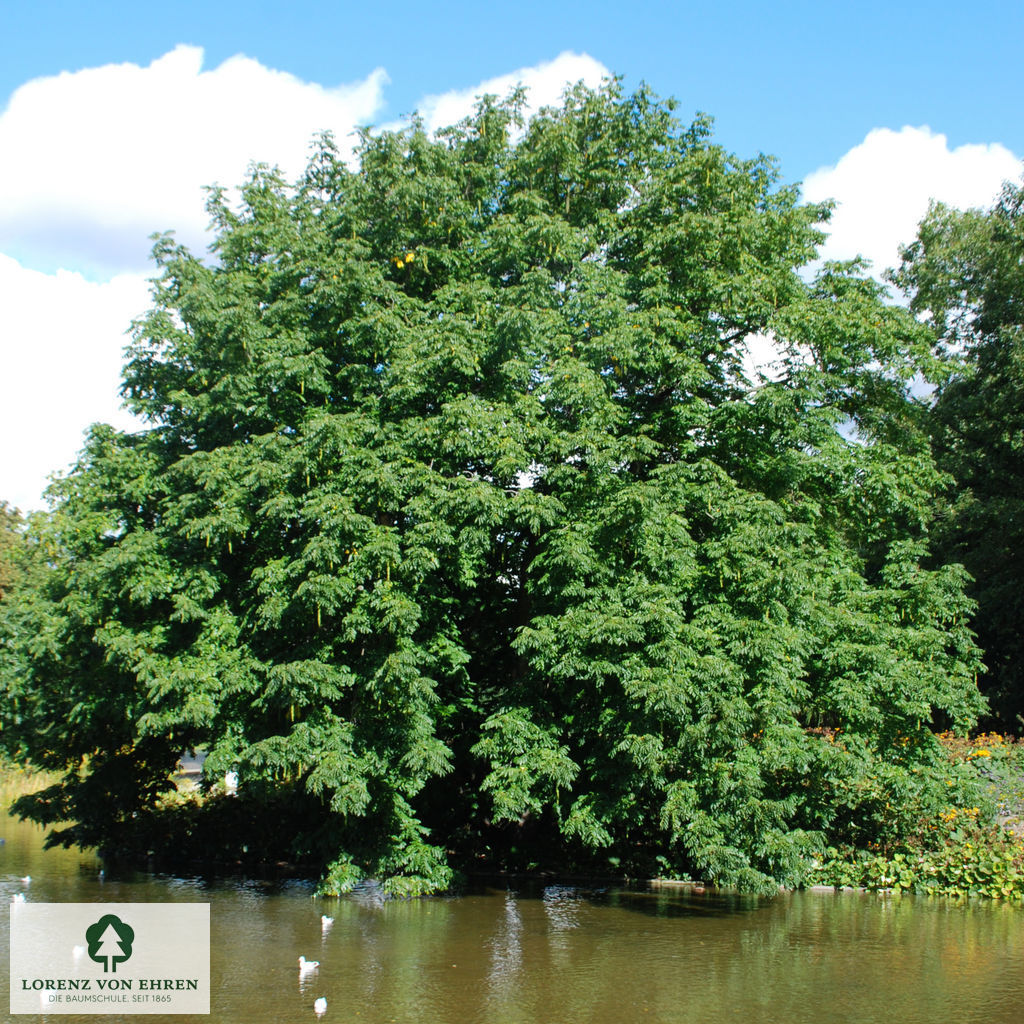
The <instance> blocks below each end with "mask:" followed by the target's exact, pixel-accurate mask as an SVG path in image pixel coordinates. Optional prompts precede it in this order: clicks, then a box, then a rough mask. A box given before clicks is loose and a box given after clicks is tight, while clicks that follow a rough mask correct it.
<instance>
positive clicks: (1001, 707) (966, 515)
mask: <svg viewBox="0 0 1024 1024" xmlns="http://www.w3.org/2000/svg"><path fill="white" fill-rule="evenodd" d="M903 257H904V258H903V264H902V266H901V268H900V270H899V271H898V272H897V273H896V274H895V275H894V278H893V279H894V281H895V282H896V283H897V284H898V285H899V286H900V287H902V288H903V289H904V291H905V292H906V293H907V294H908V295H909V296H910V299H911V308H912V309H913V310H914V311H915V312H916V313H918V314H919V315H921V316H922V318H923V319H925V321H926V322H928V323H929V324H930V325H931V326H932V327H933V329H934V330H935V332H936V334H937V335H938V336H939V338H940V339H941V340H942V342H943V344H944V346H945V352H946V361H947V364H948V368H947V372H946V374H945V376H944V379H943V381H942V384H941V386H940V388H939V390H938V394H937V398H936V402H935V409H934V415H933V417H932V425H931V432H932V435H933V439H934V444H935V451H936V458H937V461H938V464H939V465H940V466H941V468H942V469H943V470H945V471H946V472H947V474H948V475H949V479H950V486H949V488H947V490H946V491H945V493H944V494H943V499H942V502H941V506H940V516H939V521H938V524H937V525H938V531H937V533H938V536H937V544H936V549H937V553H938V554H939V556H940V557H942V558H946V559H949V560H951V561H957V562H962V563H963V564H964V565H965V566H966V567H967V569H968V570H969V572H970V573H971V576H972V578H973V583H972V586H971V594H972V596H973V597H974V598H975V599H976V600H977V603H978V607H977V612H976V614H975V617H974V619H973V623H972V624H973V626H974V629H975V631H976V632H977V635H978V639H979V643H980V645H981V647H982V648H983V650H984V652H985V654H984V657H985V664H986V667H987V669H988V671H987V674H986V676H985V677H984V688H985V689H986V690H987V691H988V693H989V694H990V697H991V700H992V704H993V710H994V712H995V713H996V714H997V715H998V716H999V717H1000V718H1001V719H1002V721H1003V722H1004V723H1005V724H1007V725H1009V726H1010V727H1014V728H1019V725H1020V723H1019V721H1018V720H1017V719H1018V716H1019V715H1020V714H1021V713H1022V712H1024V640H1022V638H1024V192H1022V189H1021V187H1020V186H1018V185H1013V184H1007V185H1006V186H1005V187H1004V189H1003V191H1002V194H1001V196H1000V197H999V200H998V201H997V202H996V204H995V205H994V206H993V208H992V209H991V210H989V211H984V212H983V211H980V210H967V211H961V210H954V209H950V208H949V207H946V206H943V205H942V204H934V205H933V206H932V208H931V209H930V211H929V213H928V216H927V217H926V218H925V220H924V221H923V222H922V223H921V226H920V229H919V231H918V237H917V240H916V241H915V242H914V243H913V244H912V245H911V246H909V247H907V249H905V250H904V252H903Z"/></svg>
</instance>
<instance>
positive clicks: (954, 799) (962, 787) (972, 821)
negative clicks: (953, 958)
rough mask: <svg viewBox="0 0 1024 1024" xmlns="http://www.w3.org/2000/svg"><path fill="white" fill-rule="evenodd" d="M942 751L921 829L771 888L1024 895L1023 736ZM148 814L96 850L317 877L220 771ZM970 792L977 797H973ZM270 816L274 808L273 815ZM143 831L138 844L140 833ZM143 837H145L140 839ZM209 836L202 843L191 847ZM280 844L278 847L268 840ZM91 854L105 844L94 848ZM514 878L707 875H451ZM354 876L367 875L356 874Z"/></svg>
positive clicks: (6, 797)
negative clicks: (933, 808)
mask: <svg viewBox="0 0 1024 1024" xmlns="http://www.w3.org/2000/svg"><path fill="white" fill-rule="evenodd" d="M939 739H940V741H941V743H942V746H943V748H944V750H945V751H946V754H947V756H948V758H949V769H950V779H949V781H950V784H951V785H950V787H949V797H950V800H949V803H948V805H947V806H946V807H945V809H944V810H942V811H940V812H939V813H938V815H937V816H935V817H934V818H933V819H932V820H929V821H922V822H921V823H920V825H921V827H920V830H919V831H918V832H917V833H916V834H914V835H913V836H909V837H907V838H905V839H903V840H902V841H897V842H893V843H891V844H889V845H886V846H883V845H882V844H879V843H873V842H872V843H868V844H867V845H866V846H865V847H862V848H857V847H853V846H846V847H843V848H834V847H833V848H829V849H827V850H824V851H822V852H821V854H820V855H819V856H816V857H813V858H812V859H811V860H810V862H809V863H808V865H807V871H806V874H805V877H804V880H803V881H802V883H801V884H800V885H798V886H794V887H784V886H783V887H780V891H783V892H785V891H793V890H794V889H797V890H800V889H806V890H808V891H813V892H864V893H869V892H874V893H879V894H889V895H900V894H905V893H912V894H916V895H926V896H942V897H981V898H987V899H993V900H1004V901H1008V902H1022V901H1024V740H1017V739H1016V738H1014V737H1012V736H1005V735H1002V734H999V733H982V734H979V735H976V736H974V737H972V738H965V737H957V736H954V735H952V734H951V733H943V734H941V735H940V736H939ZM56 780H57V777H56V776H55V775H54V774H53V773H50V772H46V771H39V770H35V769H32V768H29V767H25V766H22V765H18V764H15V763H13V762H11V761H9V760H6V759H4V760H3V761H0V801H2V802H3V805H4V807H5V809H10V804H11V802H12V801H15V802H16V801H17V798H19V797H22V796H26V795H31V794H32V793H35V792H38V791H39V790H40V789H42V788H44V787H45V786H47V785H52V784H53V783H54V782H55V781H56ZM173 781H174V788H173V789H171V790H169V791H168V792H167V793H166V794H165V795H164V797H163V798H162V799H161V801H160V803H159V804H158V805H157V807H156V808H155V809H154V813H153V816H152V818H151V819H150V820H149V821H148V822H146V823H144V824H143V825H142V826H141V828H140V830H139V832H138V835H137V844H136V846H135V848H134V849H127V848H126V849H122V850H120V851H106V854H105V855H106V856H107V857H109V858H111V859H112V860H113V861H114V862H115V863H119V864H121V865H122V866H123V867H126V868H129V869H137V870H149V871H152V870H160V871H170V872H172V873H173V871H174V870H176V869H177V870H182V869H184V870H185V871H187V873H189V874H195V875H204V874H213V875H228V876H237V875H246V874H255V875H257V876H258V877H304V878H309V879H311V880H312V879H315V878H316V877H317V876H318V875H319V874H320V872H321V870H322V865H317V864H315V863H313V862H310V863H306V864H302V863H297V862H294V861H291V860H288V859H287V858H286V857H283V856H280V857H278V856H269V857H268V856H267V854H268V852H272V851H269V850H268V847H267V846H266V837H264V838H263V840H262V841H263V843H264V845H263V846H262V847H261V846H253V848H252V850H251V851H250V846H249V843H250V842H254V843H259V842H260V841H261V840H260V838H259V837H258V836H255V835H249V834H248V832H247V823H248V824H251V822H252V820H253V819H252V818H251V816H250V815H249V813H248V811H247V809H246V801H245V799H244V796H243V798H242V799H241V800H240V799H239V795H238V794H237V793H236V792H234V791H233V789H231V788H230V787H226V786H225V783H224V782H223V781H220V782H217V783H214V784H213V785H209V786H206V787H205V788H204V785H203V783H202V780H201V777H199V775H198V773H196V772H195V771H194V770H193V771H189V772H182V771H178V772H176V773H175V775H174V777H173ZM972 800H975V801H977V802H976V803H973V804H972V803H971V801H972ZM278 821H279V822H280V819H278ZM140 843H141V845H139V844H140ZM142 845H146V849H145V850H144V851H143V849H142V848H141V847H142ZM203 846H207V849H206V852H205V854H204V853H203V851H202V849H201V847H203ZM276 852H277V853H278V854H283V853H284V851H283V850H278V851H276ZM101 855H103V854H102V853H101ZM460 878H462V880H463V883H464V882H465V881H466V880H470V881H472V880H479V879H480V878H500V879H505V880H507V879H511V878H514V879H521V880H523V881H525V882H527V883H531V882H537V881H540V880H545V879H550V878H555V879H558V880H559V881H565V880H566V879H573V880H576V881H579V882H580V883H582V884H594V883H595V882H596V881H602V882H606V881H615V882H621V883H624V884H630V883H632V884H636V883H642V884H646V885H650V886H652V887H655V888H657V887H665V888H686V889H692V890H696V891H697V892H704V891H711V890H713V889H716V888H717V887H716V886H715V885H714V883H713V882H710V881H708V880H703V879H695V878H685V877H684V878H673V877H651V878H636V877H629V876H626V875H619V874H616V873H614V872H611V873H608V872H605V873H601V874H594V873H586V872H579V871H578V870H574V869H573V868H572V867H571V866H564V865H563V866H561V867H555V866H551V867H550V868H545V867H544V866H537V867H535V868H534V869H533V870H527V871H521V870H520V871H514V870H513V871H502V870H496V869H495V867H494V866H493V865H491V866H490V867H488V866H483V865H478V866H477V869H476V870H474V871H472V872H470V871H467V872H465V874H462V873H458V872H457V874H456V882H455V884H454V885H453V889H455V890H456V891H457V890H458V888H459V887H460V882H459V879H460ZM361 881H364V882H365V881H368V880H366V879H363V880H361Z"/></svg>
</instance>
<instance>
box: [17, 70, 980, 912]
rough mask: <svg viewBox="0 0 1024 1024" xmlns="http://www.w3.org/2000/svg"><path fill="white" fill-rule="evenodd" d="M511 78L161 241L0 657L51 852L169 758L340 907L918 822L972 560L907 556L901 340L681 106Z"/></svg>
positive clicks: (631, 868)
mask: <svg viewBox="0 0 1024 1024" xmlns="http://www.w3.org/2000/svg"><path fill="white" fill-rule="evenodd" d="M521 99H522V98H521V96H518V95H513V96H512V97H511V98H510V99H509V100H508V101H506V102H504V103H499V102H497V101H495V100H493V99H484V100H482V101H481V102H480V104H479V105H478V108H477V110H476V112H475V114H474V115H473V116H472V117H471V118H469V119H467V120H466V121H464V122H462V123H460V124H459V125H456V126H454V127H452V128H449V129H447V130H445V131H443V132H440V133H439V134H438V135H437V136H436V137H430V136H429V135H428V134H427V133H426V132H425V131H424V129H423V127H422V126H421V125H420V124H418V123H417V122H413V123H412V124H410V126H409V127H408V128H407V129H405V130H403V131H400V132H383V133H379V134H371V133H366V134H365V135H364V136H363V138H362V143H361V146H360V151H359V164H358V168H357V169H349V168H347V167H346V166H345V165H344V164H342V163H341V162H340V161H339V160H338V158H337V155H336V153H335V152H334V149H333V146H332V145H331V142H330V140H329V139H326V138H325V139H322V140H320V142H319V143H318V145H317V146H316V148H315V150H314V153H313V157H312V159H311V161H310V164H309V167H308V169H307V171H306V173H305V174H304V176H303V177H302V178H301V180H300V181H299V182H298V183H297V184H296V185H295V186H294V187H289V186H287V185H286V184H285V183H284V182H283V181H282V180H281V178H280V177H279V175H278V174H277V173H276V172H274V171H272V170H270V169H268V168H265V167H257V168H255V169H254V170H253V172H252V174H251V176H250V178H249V180H248V181H247V182H246V184H245V185H244V186H243V187H242V189H241V190H240V202H238V203H237V204H236V203H235V202H234V201H233V199H232V198H231V197H229V196H228V194H227V193H225V192H223V191H221V190H213V191H212V192H211V194H210V204H209V209H210V213H211V216H212V218H213V222H214V226H215V229H216V232H217V239H216V242H215V244H214V246H213V250H212V254H211V255H212V258H211V259H210V260H208V261H205V262H204V261H203V260H201V259H199V258H197V257H195V256H193V255H192V254H190V253H189V252H188V251H186V250H185V249H183V248H181V247H179V246H177V245H175V244H174V242H173V240H172V239H171V238H170V237H163V238H161V239H159V240H158V242H157V245H156V248H155V257H156V261H157V265H158V269H159V277H158V278H157V280H156V283H155V287H154V302H155V304H154V308H153V310H152V311H151V312H150V313H149V314H148V315H147V316H146V317H145V318H143V320H142V321H140V322H139V324H138V325H137V327H136V333H135V342H134V346H133V349H132V352H131V358H130V360H129V362H128V365H127V367H126V371H125V378H124V393H125V396H126V398H127V400H128V402H129V405H130V406H131V408H132V409H133V410H134V411H135V412H136V413H137V414H139V415H141V416H143V417H145V418H147V419H148V421H149V422H150V424H151V426H150V428H149V429H147V430H145V431H142V432H140V433H138V434H133V435H127V434H123V433H119V432H116V431H113V430H111V429H110V428H105V427H104V428H97V429H95V430H94V431H93V433H92V436H91V438H90V440H89V443H88V445H87V447H86V450H85V451H84V452H83V455H82V457H81V460H80V462H79V464H78V466H77V468H76V469H75V470H74V471H73V472H72V473H71V474H70V475H69V476H68V477H66V478H65V479H64V480H63V481H62V482H61V483H60V484H59V485H58V486H57V487H56V488H55V490H54V492H53V497H54V499H55V501H56V506H55V511H54V514H53V516H52V517H51V518H50V520H49V522H48V523H47V524H45V526H44V527H43V533H42V535H41V536H40V540H39V543H40V545H41V546H42V547H43V548H44V549H45V550H46V551H48V552H50V554H49V555H48V558H49V559H50V564H51V565H52V571H51V572H50V573H49V574H48V575H47V577H46V579H45V580H44V581H43V582H42V584H41V585H40V586H39V587H38V588H36V589H35V591H34V592H33V594H32V597H31V602H29V603H28V604H27V605H26V607H30V609H31V611H30V613H29V614H28V618H29V619H30V620H31V625H30V626H26V627H25V628H24V629H23V630H22V632H21V633H20V634H19V636H18V637H15V638H14V641H13V642H14V645H15V646H18V645H20V646H21V648H22V649H28V648H30V649H31V653H32V658H31V672H30V676H29V677H28V679H27V680H25V681H23V682H18V683H17V684H16V685H15V684H13V683H8V688H9V694H10V699H9V706H10V707H11V708H12V709H13V711H12V713H16V714H18V715H20V719H19V720H20V721H22V722H23V723H25V724H24V725H23V727H22V729H21V735H22V737H23V738H24V743H25V745H26V747H27V748H28V749H29V750H30V752H31V754H32V756H33V757H34V758H35V759H36V760H38V761H40V762H42V763H45V764H47V765H48V766H50V767H54V768H61V769H62V770H64V771H65V773H66V774H65V777H64V781H63V782H62V783H61V784H60V785H58V786H55V787H53V788H52V789H51V790H50V791H48V792H44V793H43V794H41V795H40V796H39V797H38V798H37V799H35V800H34V801H24V802H23V803H22V805H21V807H22V809H23V810H24V811H26V812H27V813H30V814H31V815H32V816H33V817H35V818H36V819H37V820H42V821H46V822H49V823H56V822H59V821H65V820H70V821H72V822H73V824H72V825H70V826H69V827H66V828H65V829H64V830H62V831H58V832H55V833H54V837H55V839H57V840H59V841H65V842H74V841H80V842H93V843H97V842H99V843H103V844H105V845H106V846H107V847H108V848H109V847H116V846H117V845H118V844H122V845H126V844H127V845H130V844H131V843H132V842H137V840H136V839H135V838H133V837H136V836H137V835H138V832H139V829H140V828H143V827H145V823H146V822H147V821H148V820H150V817H151V816H150V815H148V814H147V809H148V808H151V807H153V806H154V805H155V803H156V802H157V800H158V798H159V794H160V793H161V791H162V790H163V789H165V788H166V787H167V785H168V782H167V777H168V773H169V771H170V769H171V767H172V765H173V763H174V759H175V758H176V756H177V754H178V753H179V752H180V751H181V750H182V749H184V748H186V747H191V746H195V745H199V744H201V745H204V746H206V747H207V748H208V749H209V757H208V760H207V765H208V767H209V770H210V774H211V775H216V774H219V773H221V772H223V771H225V770H228V769H231V770H237V772H238V773H239V776H240V780H241V781H240V787H239V798H238V800H239V801H246V802H247V804H246V806H247V807H249V808H251V811H250V812H249V813H250V814H251V815H255V816H260V815H262V817H263V819H264V820H272V821H276V820H279V819H278V816H282V815H287V820H288V823H289V828H288V833H289V835H288V838H289V840H290V844H291V849H290V851H289V853H290V854H291V855H292V856H298V857H302V858H306V859H314V860H316V861H317V862H318V863H320V864H321V865H323V867H324V871H325V878H324V882H323V885H324V888H325V889H327V890H328V891H337V890H340V889H344V888H345V887H347V886H349V885H350V884H352V882H353V881H354V880H355V879H356V878H358V877H360V876H362V875H365V874H373V875H377V876H378V877H382V878H384V879H386V885H387V886H388V887H389V888H390V889H391V890H392V891H397V892H415V891H422V890H423V889H429V888H436V887H440V886H443V885H445V884H447V883H448V881H449V879H450V877H451V865H452V864H453V863H454V864H463V865H466V866H471V867H472V866H481V865H486V866H490V867H505V868H530V867H536V866H538V865H539V864H542V863H543V864H546V865H548V866H555V867H558V866H560V867H570V866H571V867H575V868H586V869H590V870H596V869H600V870H603V871H607V870H608V869H609V866H611V867H614V868H617V869H619V870H622V871H628V872H636V873H641V872H642V873H652V872H654V871H671V872H684V871H691V872H699V873H701V874H703V875H705V876H708V877H713V878H715V879H718V880H720V881H724V882H732V883H738V884H741V885H743V886H745V887H748V888H754V889H762V890H770V889H772V888H773V887H775V886H776V885H777V884H778V883H779V882H780V881H782V882H787V883H793V882H796V881H799V880H800V878H802V877H803V876H804V874H805V873H806V870H807V865H808V863H809V860H810V855H811V854H812V853H813V852H814V851H816V850H819V849H820V848H821V847H822V845H823V844H824V843H825V842H826V841H830V840H832V841H839V840H849V841H851V842H867V841H868V840H872V841H874V840H877V839H878V838H879V837H882V838H883V839H884V838H885V837H886V836H888V835H896V834H899V833H901V832H902V833H905V832H906V831H907V830H909V829H913V828H915V827H917V825H918V823H919V820H920V817H921V815H922V814H923V813H924V812H925V810H926V809H927V808H928V807H932V808H934V806H936V803H935V802H936V799H937V794H938V793H939V792H944V791H945V788H944V787H945V781H944V773H945V770H946V769H945V762H944V760H943V758H942V756H941V753H940V752H939V750H938V746H937V743H936V741H935V738H934V736H933V733H932V730H931V726H933V725H943V726H945V725H948V724H953V725H956V726H958V727H963V726H966V725H968V724H970V722H971V721H973V719H974V716H975V715H976V714H977V713H978V711H979V710H980V709H981V706H982V705H981V702H980V698H979V696H978V693H977V690H976V687H975V685H974V673H975V670H976V667H977V656H976V651H975V649H974V647H973V645H972V643H971V639H970V634H969V633H968V632H967V630H966V627H965V624H964V623H965V617H966V615H967V614H968V612H969V608H970V606H969V602H968V601H967V600H966V598H965V597H964V595H963V589H962V588H963V579H962V577H961V575H960V574H959V573H958V571H957V570H955V569H950V568H945V567H942V566H938V567H933V568H930V569H928V568H925V564H926V560H927V559H928V558H929V550H928V531H929V520H930V515H931V508H932V504H931V498H932V491H933V488H934V486H935V485H936V483H937V481H938V480H939V474H938V473H937V470H936V468H935V466H934V464H933V462H932V459H931V456H930V453H929V449H928V445H927V438H926V436H925V434H924V432H923V430H922V412H923V407H921V406H920V405H918V404H917V403H915V401H914V400H913V399H912V398H911V396H910V394H909V390H908V382H909V380H910V379H911V378H912V377H913V375H914V374H915V373H917V372H921V371H922V370H927V369H928V366H929V359H930V348H929V337H930V336H929V334H928V332H927V331H926V330H924V329H923V328H921V327H920V326H919V325H917V324H916V323H915V322H914V320H913V319H912V318H911V317H910V316H909V315H907V314H906V313H905V312H903V311H900V310H894V309H892V308H889V307H886V306H885V305H884V304H883V302H882V301H881V297H880V294H879V290H878V288H877V287H876V286H874V285H873V284H872V283H871V282H870V281H869V280H867V279H865V278H864V276H863V274H862V272H861V268H860V267H859V266H857V265H855V264H854V265H843V266H840V265H835V266H829V267H827V268H826V269H825V271H824V272H823V273H822V274H821V275H820V276H819V278H818V280H817V281H816V282H814V283H813V284H812V285H807V284H805V283H804V281H803V280H802V279H801V278H800V276H799V275H798V274H797V272H796V271H797V269H798V268H799V267H800V266H802V265H803V264H804V263H806V262H807V261H808V260H809V259H811V258H812V257H813V255H814V253H815V247H816V245H817V243H818V242H819V241H820V240H821V237H822V236H821V234H820V231H819V229H818V228H817V227H816V225H817V224H818V223H819V222H820V221H821V220H822V219H823V218H824V217H825V216H827V207H822V206H805V205H800V203H799V202H798V193H797V190H796V189H795V188H792V187H785V186H780V185H779V179H778V172H777V169H776V168H775V166H774V164H773V162H772V161H771V160H769V159H767V158H765V157H758V158H756V159H754V160H740V159H737V158H735V157H733V156H731V155H729V154H728V153H726V152H725V151H723V150H722V149H721V148H720V147H718V146H717V145H715V144H714V143H713V141H712V139H711V134H710V126H709V123H708V122H707V121H706V120H705V119H699V120H697V121H696V122H695V123H694V124H692V125H691V126H689V127H684V126H681V125H680V124H679V123H678V122H677V121H676V120H675V118H674V116H673V114H672V108H673V105H672V104H671V103H661V102H659V101H657V100H656V99H655V98H654V97H652V96H651V95H650V94H649V93H648V92H646V91H640V92H638V93H637V94H635V95H632V96H628V97H627V96H623V95H622V94H621V93H620V91H619V89H618V86H617V85H616V84H615V83H609V84H608V85H606V86H605V87H604V88H603V89H601V90H598V91H594V92H592V91H588V90H585V89H583V88H582V87H581V88H577V89H575V90H572V91H570V92H569V93H568V94H567V95H566V97H565V101H564V104H563V105H562V106H561V107H560V108H557V109H550V110H545V111H542V112H541V113H540V114H539V115H538V116H537V117H535V118H534V119H533V120H532V121H531V122H530V123H529V125H524V124H522V119H521V117H520V109H521ZM514 136H515V137H517V138H518V141H515V142H513V141H512V140H513V137H514ZM755 333H763V334H770V335H771V336H773V337H774V338H775V340H776V343H777V345H778V346H779V352H780V366H779V371H778V374H776V375H774V376H773V377H772V379H763V380H758V381H750V380H748V379H747V378H746V377H745V375H744V371H743V365H744V356H745V353H746V348H745V339H747V337H748V336H750V335H751V334H755ZM841 425H845V427H844V429H843V430H842V431H841V430H839V429H838V428H839V427H840V426H841ZM146 842H155V840H152V839H147V840H146ZM237 842H238V844H239V846H240V845H242V839H241V837H240V836H239V837H238V838H237Z"/></svg>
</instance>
